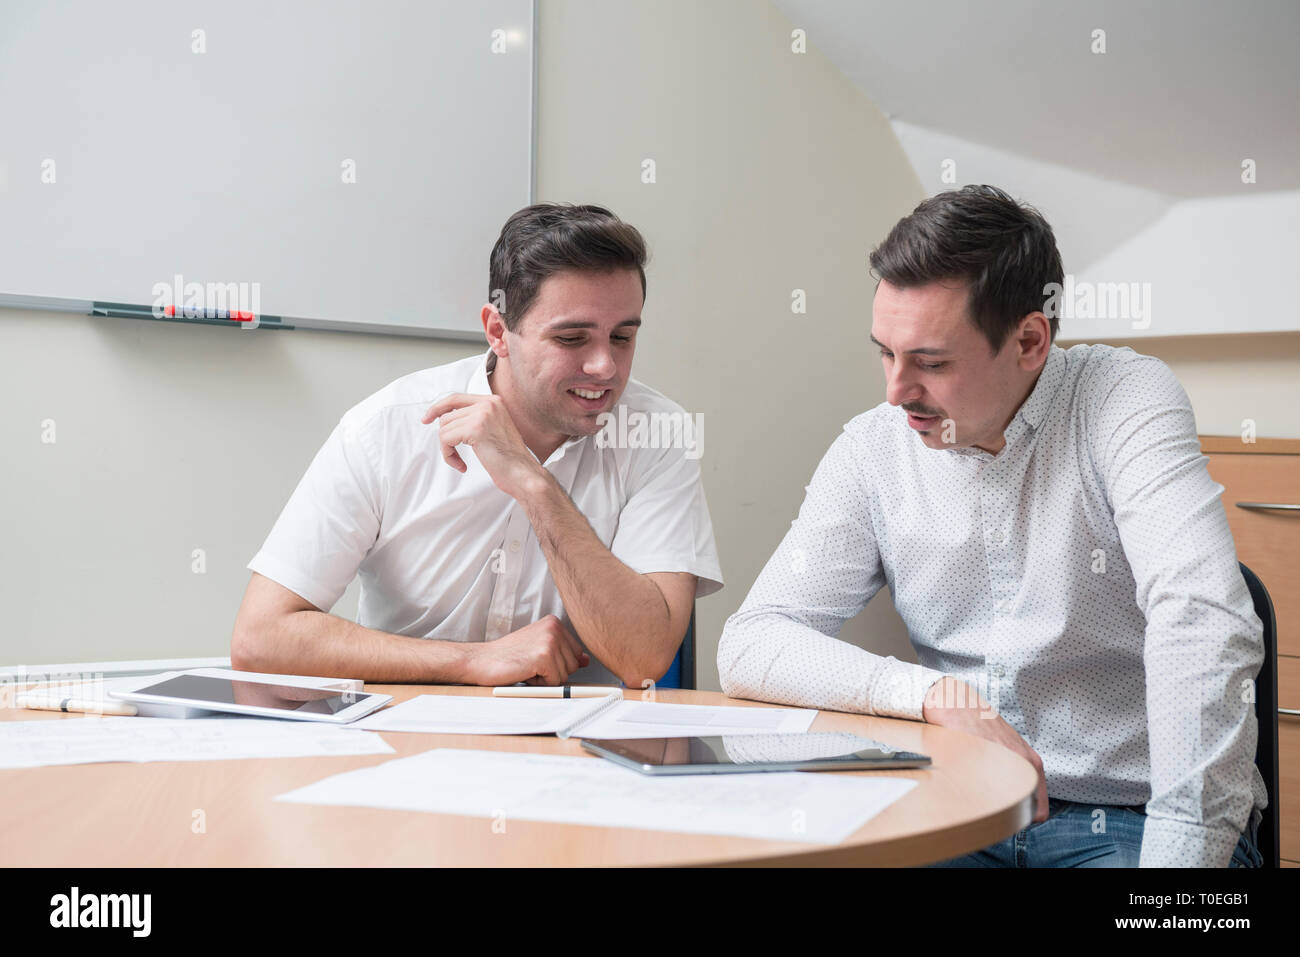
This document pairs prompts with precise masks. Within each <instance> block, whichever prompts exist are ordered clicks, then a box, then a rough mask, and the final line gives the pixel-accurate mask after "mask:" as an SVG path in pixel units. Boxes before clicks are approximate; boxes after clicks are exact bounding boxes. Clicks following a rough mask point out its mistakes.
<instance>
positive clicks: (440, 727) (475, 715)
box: [348, 694, 817, 739]
mask: <svg viewBox="0 0 1300 957" xmlns="http://www.w3.org/2000/svg"><path fill="white" fill-rule="evenodd" d="M609 703H610V702H609V699H608V698H576V699H569V700H567V701H566V700H564V699H563V698H486V697H472V696H468V695H431V694H425V695H417V696H415V697H414V698H411V699H410V700H409V701H404V702H403V703H402V704H399V705H393V706H392V707H390V708H385V709H384V710H382V711H377V712H375V713H374V714H372V715H368V716H366V717H364V718H362V719H361V720H360V721H354V722H353V723H352V724H350V725H348V727H350V728H360V729H362V730H365V731H422V732H427V733H430V734H563V735H564V736H565V737H575V738H602V739H609V738H670V737H671V738H681V737H691V736H692V735H722V734H728V735H730V734H774V733H786V734H792V733H798V732H802V731H807V730H808V728H809V727H811V725H812V723H813V719H815V718H816V717H817V712H816V711H811V710H808V709H804V708H739V707H734V706H727V705H699V704H667V703H665V702H651V701H622V700H620V701H618V703H617V704H614V705H613V707H609V708H606V705H607V704H609ZM587 715H597V716H596V717H595V719H594V720H591V721H589V722H584V716H587ZM575 722H584V723H581V724H580V725H579V726H578V728H577V729H576V730H574V731H572V732H569V733H566V729H569V728H572V726H573V725H574V723H575Z"/></svg>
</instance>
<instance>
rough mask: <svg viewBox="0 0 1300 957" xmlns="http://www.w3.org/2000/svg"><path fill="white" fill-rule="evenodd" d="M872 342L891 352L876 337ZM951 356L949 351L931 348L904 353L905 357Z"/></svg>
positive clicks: (873, 337)
mask: <svg viewBox="0 0 1300 957" xmlns="http://www.w3.org/2000/svg"><path fill="white" fill-rule="evenodd" d="M871 341H872V342H874V343H875V344H876V345H878V346H880V348H882V349H884V350H885V351H886V352H889V351H891V350H890V349H889V347H888V346H886V345H885V344H884V343H883V342H881V341H880V340H879V339H877V338H876V337H875V336H872V337H871ZM949 354H950V353H949V350H947V349H931V348H921V349H908V350H907V351H906V352H904V353H903V355H908V356H946V355H949Z"/></svg>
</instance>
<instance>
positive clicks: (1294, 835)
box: [1201, 436, 1300, 867]
mask: <svg viewBox="0 0 1300 957" xmlns="http://www.w3.org/2000/svg"><path fill="white" fill-rule="evenodd" d="M1201 450H1202V451H1203V452H1204V453H1205V454H1206V455H1207V456H1208V457H1209V459H1210V464H1209V469H1210V475H1211V476H1213V478H1214V480H1215V481H1216V482H1218V483H1219V484H1220V485H1222V486H1223V508H1224V511H1225V512H1226V513H1227V516H1228V525H1229V527H1231V529H1232V537H1233V539H1234V541H1235V542H1236V544H1237V557H1238V558H1239V559H1240V560H1241V561H1242V562H1244V563H1245V564H1246V565H1248V566H1250V568H1251V570H1252V571H1254V572H1255V574H1256V575H1258V576H1259V579H1260V581H1262V582H1263V583H1264V587H1265V588H1267V589H1268V593H1269V597H1271V598H1272V599H1273V607H1274V609H1275V610H1276V612H1277V652H1278V659H1277V693H1278V707H1279V708H1284V709H1287V708H1289V709H1293V710H1300V509H1284V508H1259V507H1258V506H1260V505H1300V439H1260V440H1259V441H1257V442H1254V443H1250V444H1247V443H1244V442H1242V441H1241V439H1240V438H1237V437H1236V436H1230V437H1220V436H1202V437H1201ZM1239 503H1240V504H1239ZM1242 504H1244V505H1246V506H1247V507H1244V508H1243V507H1242ZM1278 787H1279V791H1280V794H1279V796H1278V807H1279V809H1280V815H1281V824H1282V864H1283V866H1284V867H1285V866H1292V867H1300V716H1297V715H1287V714H1281V715H1279V716H1278Z"/></svg>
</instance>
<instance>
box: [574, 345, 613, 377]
mask: <svg viewBox="0 0 1300 957" xmlns="http://www.w3.org/2000/svg"><path fill="white" fill-rule="evenodd" d="M617 369H618V363H616V362H615V361H614V353H613V351H612V350H611V349H610V348H609V347H608V346H594V347H593V348H592V349H591V350H590V351H589V352H588V353H587V355H586V356H584V357H583V363H582V372H583V374H584V375H589V376H591V377H592V378H593V379H602V380H608V379H612V378H614V373H615V371H616V370H617Z"/></svg>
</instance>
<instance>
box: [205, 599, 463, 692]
mask: <svg viewBox="0 0 1300 957" xmlns="http://www.w3.org/2000/svg"><path fill="white" fill-rule="evenodd" d="M467 652H468V649H467V648H466V647H465V646H464V645H462V644H461V643H460V642H456V641H439V640H430V639H427V638H410V637H407V636H405V635H392V634H388V633H387V632H383V631H376V630H374V629H372V628H364V627H362V626H361V625H358V624H357V623H356V622H352V621H348V620H347V619H346V618H339V617H338V616H337V615H331V614H328V613H326V612H323V611H295V612H292V613H290V614H287V615H284V616H282V617H280V618H278V619H276V620H275V622H274V623H272V624H270V625H264V626H262V628H261V630H260V631H258V632H256V633H253V634H243V635H240V634H236V636H235V638H234V639H233V640H232V642H231V652H230V653H231V666H232V667H234V668H236V669H238V670H241V671H261V672H267V673H270V674H300V675H318V676H320V677H323V678H360V679H362V680H363V681H368V682H380V683H383V682H394V683H398V682H417V683H423V684H459V683H462V682H463V681H464V675H465V664H466V660H467V657H468V654H467Z"/></svg>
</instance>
